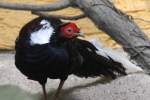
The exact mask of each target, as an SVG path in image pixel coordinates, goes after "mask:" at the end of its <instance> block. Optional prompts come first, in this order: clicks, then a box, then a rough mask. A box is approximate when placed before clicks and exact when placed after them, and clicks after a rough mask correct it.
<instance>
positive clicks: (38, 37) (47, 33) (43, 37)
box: [30, 20, 54, 45]
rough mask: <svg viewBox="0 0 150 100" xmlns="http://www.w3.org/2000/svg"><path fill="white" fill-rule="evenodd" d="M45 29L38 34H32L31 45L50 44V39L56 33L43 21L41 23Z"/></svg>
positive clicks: (37, 32)
mask: <svg viewBox="0 0 150 100" xmlns="http://www.w3.org/2000/svg"><path fill="white" fill-rule="evenodd" d="M40 24H41V25H43V27H42V28H41V29H39V30H38V31H36V32H33V33H31V36H30V43H31V45H35V44H46V43H49V42H50V37H51V36H52V34H53V33H54V28H53V27H52V26H51V24H50V23H49V22H48V21H47V20H42V21H41V22H40Z"/></svg>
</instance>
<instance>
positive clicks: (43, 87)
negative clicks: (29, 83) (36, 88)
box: [42, 84, 48, 100]
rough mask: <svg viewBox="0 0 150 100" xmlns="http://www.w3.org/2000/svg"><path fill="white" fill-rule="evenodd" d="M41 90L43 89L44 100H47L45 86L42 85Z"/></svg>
mask: <svg viewBox="0 0 150 100" xmlns="http://www.w3.org/2000/svg"><path fill="white" fill-rule="evenodd" d="M42 89H43V95H44V100H48V99H47V92H46V88H45V84H42Z"/></svg>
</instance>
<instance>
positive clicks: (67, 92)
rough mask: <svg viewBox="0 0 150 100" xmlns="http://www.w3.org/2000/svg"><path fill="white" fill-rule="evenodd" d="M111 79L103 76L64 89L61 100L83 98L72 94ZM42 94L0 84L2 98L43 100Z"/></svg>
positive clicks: (50, 92)
mask: <svg viewBox="0 0 150 100" xmlns="http://www.w3.org/2000/svg"><path fill="white" fill-rule="evenodd" d="M110 81H111V79H106V78H101V79H98V80H96V81H94V82H91V83H88V84H85V85H78V86H74V87H71V88H68V89H63V90H62V92H61V95H60V100H81V98H78V97H77V96H76V95H75V94H72V92H73V91H76V90H80V89H84V88H86V87H91V86H96V85H98V84H105V83H108V82H110ZM55 92H56V90H50V91H49V92H48V100H52V98H53V95H54V93H55ZM42 96H43V95H42V94H40V93H38V94H34V95H33V94H30V93H28V92H27V91H24V90H23V89H21V88H19V87H18V86H13V85H9V84H8V85H1V86H0V100H43V98H42Z"/></svg>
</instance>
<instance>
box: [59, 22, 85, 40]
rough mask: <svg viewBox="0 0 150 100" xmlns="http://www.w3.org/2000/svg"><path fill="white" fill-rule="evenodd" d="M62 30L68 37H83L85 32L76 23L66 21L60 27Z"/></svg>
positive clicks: (63, 34)
mask: <svg viewBox="0 0 150 100" xmlns="http://www.w3.org/2000/svg"><path fill="white" fill-rule="evenodd" d="M60 32H61V34H62V36H63V37H64V38H66V39H73V38H76V37H78V36H81V37H83V33H82V32H81V31H80V28H79V27H78V26H77V25H76V24H75V23H65V24H64V25H62V26H61V27H60Z"/></svg>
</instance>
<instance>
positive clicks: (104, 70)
mask: <svg viewBox="0 0 150 100" xmlns="http://www.w3.org/2000/svg"><path fill="white" fill-rule="evenodd" d="M72 44H73V45H74V46H75V48H76V49H77V50H78V52H79V53H80V55H81V56H82V59H83V62H82V65H81V66H80V67H77V68H75V71H74V72H73V73H74V74H75V75H77V76H80V77H95V76H100V75H103V76H108V77H112V78H116V76H117V75H126V72H125V68H124V67H123V65H122V64H121V63H119V62H116V61H114V60H113V59H111V57H105V56H102V55H100V54H98V53H97V52H96V51H98V49H97V48H96V47H95V46H94V45H93V44H92V43H90V42H88V41H86V40H82V39H77V38H76V39H74V40H73V43H72Z"/></svg>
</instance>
